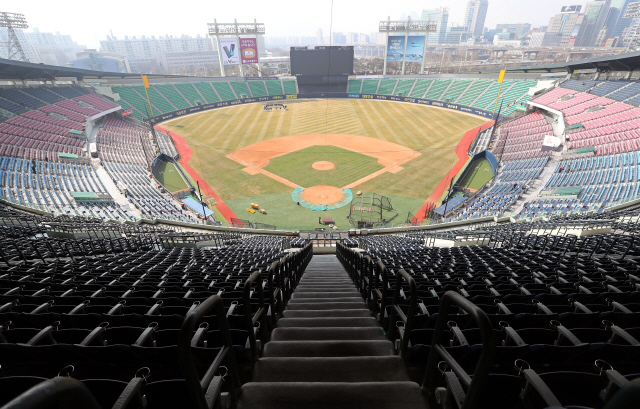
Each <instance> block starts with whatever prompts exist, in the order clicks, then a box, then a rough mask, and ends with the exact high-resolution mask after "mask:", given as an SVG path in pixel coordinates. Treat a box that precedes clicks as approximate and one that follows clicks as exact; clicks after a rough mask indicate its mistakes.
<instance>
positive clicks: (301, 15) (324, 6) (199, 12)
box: [2, 0, 585, 48]
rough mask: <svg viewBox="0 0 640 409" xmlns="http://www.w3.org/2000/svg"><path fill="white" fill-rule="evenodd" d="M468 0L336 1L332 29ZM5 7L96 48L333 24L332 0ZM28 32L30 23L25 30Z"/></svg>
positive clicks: (547, 9) (531, 11) (491, 21)
mask: <svg viewBox="0 0 640 409" xmlns="http://www.w3.org/2000/svg"><path fill="white" fill-rule="evenodd" d="M584 3H585V1H584V0H580V1H570V0H567V1H564V0H489V12H488V14H487V21H486V26H487V27H490V28H491V27H495V25H496V24H498V23H525V22H526V23H531V24H532V25H533V26H534V27H536V26H539V25H547V23H548V21H549V18H550V17H551V16H552V15H554V14H556V13H558V12H559V11H560V8H561V6H563V5H572V4H582V5H584ZM465 4H466V1H465V0H422V1H417V0H393V1H384V2H383V1H377V0H374V1H362V0H360V1H357V0H334V4H333V31H334V32H335V31H343V32H347V31H354V32H364V33H370V32H373V31H376V30H377V28H378V25H377V24H378V21H380V20H385V19H386V18H387V16H391V18H392V19H394V18H395V19H399V18H400V16H401V15H402V14H405V15H410V14H411V13H418V15H419V13H420V12H421V11H422V9H425V8H433V7H439V6H447V7H449V9H450V16H449V22H450V23H451V22H456V23H462V19H463V17H464V11H465ZM2 11H10V12H14V13H23V14H25V16H26V18H27V21H28V23H29V27H30V28H33V27H37V28H39V29H40V31H44V32H55V31H60V33H62V34H69V35H71V36H72V37H73V39H74V41H76V42H78V43H80V44H85V45H87V46H89V47H91V48H96V47H98V46H99V41H100V40H104V39H105V38H106V36H107V35H108V34H109V30H113V34H114V35H115V36H116V37H119V38H124V36H125V35H129V36H140V35H148V36H151V35H155V36H160V35H166V34H168V35H174V36H178V35H181V34H189V35H193V36H195V35H197V34H201V35H205V34H206V31H207V23H208V22H213V19H214V18H215V19H217V20H218V22H232V21H233V19H234V18H236V19H237V20H238V22H252V21H253V19H254V18H256V19H258V22H262V23H264V24H265V29H266V32H267V35H273V36H286V35H309V36H313V35H315V31H316V30H317V29H318V28H322V30H323V31H324V33H325V36H326V34H327V33H328V32H329V27H330V23H331V15H332V12H331V0H313V1H310V0H280V1H265V0H260V1H258V0H243V1H229V0H213V1H211V0H207V1H205V0H184V1H166V0H155V1H144V2H143V1H140V0H129V1H120V2H100V1H97V0H65V1H64V2H55V1H50V0H46V1H44V0H22V1H16V0H13V1H10V2H5V6H4V7H3V10H2ZM27 31H30V30H27Z"/></svg>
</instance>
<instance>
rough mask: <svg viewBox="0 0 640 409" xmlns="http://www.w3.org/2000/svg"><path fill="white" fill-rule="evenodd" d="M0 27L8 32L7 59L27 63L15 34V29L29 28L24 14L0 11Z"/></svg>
mask: <svg viewBox="0 0 640 409" xmlns="http://www.w3.org/2000/svg"><path fill="white" fill-rule="evenodd" d="M0 27H6V28H7V32H8V37H9V41H7V58H8V59H10V60H18V61H27V62H29V59H28V58H27V56H26V55H25V53H24V50H23V49H22V45H20V41H19V40H18V36H17V35H16V32H15V29H16V28H29V25H28V24H27V19H26V18H25V17H24V14H20V13H8V12H5V11H0Z"/></svg>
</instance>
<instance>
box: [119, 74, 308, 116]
mask: <svg viewBox="0 0 640 409" xmlns="http://www.w3.org/2000/svg"><path fill="white" fill-rule="evenodd" d="M247 84H248V85H247ZM112 90H113V92H115V93H117V94H119V95H120V97H121V98H122V99H121V102H123V103H124V105H123V107H124V108H127V109H132V114H133V115H134V116H135V117H136V118H138V119H146V117H147V112H148V111H150V107H149V104H148V102H147V100H146V93H148V94H149V99H150V100H151V104H152V109H151V110H153V113H154V114H155V115H158V114H161V113H166V112H171V111H175V110H178V109H184V108H189V107H192V106H197V105H202V104H207V103H213V102H220V101H228V100H233V99H238V98H242V96H243V95H244V96H246V97H248V98H250V97H262V96H268V95H283V94H296V93H297V90H296V84H295V81H291V80H262V81H260V80H258V81H249V82H247V83H245V82H241V81H231V82H223V81H214V82H194V83H179V84H166V85H152V86H151V87H150V88H148V89H147V90H146V92H145V89H144V88H143V87H141V86H132V87H129V86H115V87H112ZM149 115H151V112H149Z"/></svg>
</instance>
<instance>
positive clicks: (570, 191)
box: [553, 186, 582, 196]
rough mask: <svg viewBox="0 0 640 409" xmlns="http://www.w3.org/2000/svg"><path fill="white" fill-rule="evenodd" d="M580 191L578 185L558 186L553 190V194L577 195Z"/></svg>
mask: <svg viewBox="0 0 640 409" xmlns="http://www.w3.org/2000/svg"><path fill="white" fill-rule="evenodd" d="M580 191H582V188H581V187H580V186H574V187H559V188H557V189H555V190H554V191H553V194H554V195H562V196H565V195H567V196H577V195H579V194H580Z"/></svg>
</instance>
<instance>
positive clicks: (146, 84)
mask: <svg viewBox="0 0 640 409" xmlns="http://www.w3.org/2000/svg"><path fill="white" fill-rule="evenodd" d="M140 76H141V77H142V83H143V85H144V93H145V94H147V102H148V103H149V109H150V110H151V116H156V114H154V113H153V107H152V106H151V100H150V99H149V92H148V91H147V88H149V80H148V79H147V76H146V75H143V74H140Z"/></svg>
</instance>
